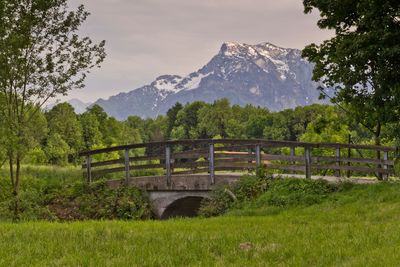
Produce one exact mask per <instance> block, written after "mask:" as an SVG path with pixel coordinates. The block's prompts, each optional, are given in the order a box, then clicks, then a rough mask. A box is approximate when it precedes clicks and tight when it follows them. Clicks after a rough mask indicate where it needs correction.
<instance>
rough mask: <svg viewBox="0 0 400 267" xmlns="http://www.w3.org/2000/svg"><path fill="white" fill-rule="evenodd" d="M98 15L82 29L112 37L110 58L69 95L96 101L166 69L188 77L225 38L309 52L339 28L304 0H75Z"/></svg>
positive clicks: (98, 36) (146, 81)
mask: <svg viewBox="0 0 400 267" xmlns="http://www.w3.org/2000/svg"><path fill="white" fill-rule="evenodd" d="M79 4H84V5H85V7H86V9H87V10H88V11H89V12H90V13H91V15H90V17H89V18H88V19H87V21H86V22H85V24H83V25H82V27H81V30H80V34H81V35H87V36H89V37H91V38H92V39H93V40H94V41H97V42H100V41H101V40H106V51H107V57H106V59H105V61H104V62H103V63H102V66H101V68H100V69H95V70H93V71H92V72H91V73H90V74H89V76H88V78H87V80H86V82H85V84H86V87H85V88H84V89H79V90H73V91H71V92H70V93H69V95H68V96H67V97H64V98H60V99H61V100H67V99H72V98H78V99H80V100H82V101H84V102H94V101H96V100H97V99H98V98H104V99H107V98H108V97H110V96H112V95H115V94H118V93H120V92H128V91H131V90H133V89H136V88H138V87H141V86H143V85H146V84H149V83H151V82H152V81H153V80H154V79H155V78H157V77H158V76H160V75H164V74H176V75H181V76H185V75H187V74H189V73H191V72H193V71H197V70H198V69H200V68H201V67H202V66H204V65H205V64H207V63H208V61H209V60H210V59H211V58H212V57H213V56H214V55H216V54H217V53H218V51H219V49H220V47H221V45H222V43H223V42H227V41H230V42H240V43H247V44H258V43H262V42H270V43H273V44H275V45H278V46H281V47H287V48H298V49H302V48H303V47H304V46H305V45H307V44H310V43H313V42H314V43H320V42H321V41H323V40H325V39H328V38H330V37H331V36H332V33H331V32H329V31H326V30H321V29H319V28H318V27H317V26H316V22H317V20H318V17H319V13H318V12H317V11H315V10H314V12H313V13H312V14H307V15H306V14H304V13H303V5H302V0H69V6H70V8H75V7H77V6H78V5H79Z"/></svg>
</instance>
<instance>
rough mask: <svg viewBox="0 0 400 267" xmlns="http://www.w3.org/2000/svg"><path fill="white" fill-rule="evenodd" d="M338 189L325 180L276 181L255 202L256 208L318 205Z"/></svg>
mask: <svg viewBox="0 0 400 267" xmlns="http://www.w3.org/2000/svg"><path fill="white" fill-rule="evenodd" d="M338 189H339V187H338V185H334V184H330V183H328V182H327V181H325V180H308V179H277V180H275V181H274V182H272V183H271V184H270V187H269V189H268V191H266V192H265V193H264V194H262V195H261V196H260V197H259V198H258V199H257V200H256V204H257V206H268V205H271V206H279V207H286V206H297V205H313V204H317V203H320V202H321V201H322V200H323V199H325V198H326V197H327V196H328V195H329V194H330V193H332V192H335V191H337V190H338Z"/></svg>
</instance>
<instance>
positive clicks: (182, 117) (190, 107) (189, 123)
mask: <svg viewBox="0 0 400 267" xmlns="http://www.w3.org/2000/svg"><path fill="white" fill-rule="evenodd" d="M204 106H207V104H206V103H204V102H202V101H195V102H192V103H190V104H186V105H185V107H184V108H183V109H182V110H180V111H179V112H178V114H177V119H176V124H177V126H178V127H183V129H184V133H183V135H180V136H181V137H182V138H183V139H196V138H201V137H202V135H201V134H200V135H199V134H198V132H197V130H196V129H197V125H198V123H199V113H198V112H199V110H200V109H201V108H203V107H204Z"/></svg>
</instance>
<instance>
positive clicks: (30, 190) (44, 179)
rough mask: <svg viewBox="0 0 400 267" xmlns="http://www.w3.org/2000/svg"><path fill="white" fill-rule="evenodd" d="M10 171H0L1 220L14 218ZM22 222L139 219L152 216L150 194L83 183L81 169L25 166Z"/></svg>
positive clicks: (21, 198) (20, 196) (20, 217)
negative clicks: (8, 177)
mask: <svg viewBox="0 0 400 267" xmlns="http://www.w3.org/2000/svg"><path fill="white" fill-rule="evenodd" d="M6 177H7V172H6V170H5V169H0V221H8V220H11V219H12V218H13V210H12V208H13V197H12V194H11V190H10V189H11V184H10V183H9V181H8V179H6ZM22 179H23V181H22V184H21V189H20V195H19V201H20V203H19V204H20V205H19V209H20V210H19V213H20V216H19V219H20V220H23V221H27V220H61V221H64V220H89V219H91V220H93V219H121V220H137V219H148V218H151V217H152V211H151V206H150V202H149V200H148V197H147V195H146V194H145V193H144V192H143V191H141V190H139V189H137V188H132V187H129V188H126V187H121V188H119V189H111V188H109V187H108V186H106V184H105V182H102V181H99V182H96V183H93V184H91V185H87V184H86V183H83V182H82V172H81V170H80V169H77V168H71V167H68V168H61V167H46V166H43V167H37V166H24V167H23V168H22Z"/></svg>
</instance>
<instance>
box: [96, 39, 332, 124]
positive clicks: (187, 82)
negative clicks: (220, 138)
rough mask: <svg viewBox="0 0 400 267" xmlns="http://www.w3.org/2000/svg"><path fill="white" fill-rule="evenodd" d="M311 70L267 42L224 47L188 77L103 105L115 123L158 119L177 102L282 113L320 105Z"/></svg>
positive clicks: (161, 80)
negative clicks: (250, 106) (224, 102)
mask: <svg viewBox="0 0 400 267" xmlns="http://www.w3.org/2000/svg"><path fill="white" fill-rule="evenodd" d="M312 70H313V65H312V64H311V63H309V62H308V61H307V60H305V59H303V58H302V57H301V51H300V50H298V49H292V48H282V47H279V46H276V45H274V44H271V43H268V42H264V43H260V44H256V45H249V44H244V43H236V42H225V43H223V44H222V46H221V48H220V50H219V52H218V53H217V54H216V55H215V56H214V57H213V58H212V59H211V60H210V61H209V62H208V63H207V64H206V65H204V66H203V67H202V68H200V69H199V70H197V71H195V72H192V73H190V74H188V75H187V76H185V77H182V76H179V75H162V76H159V77H157V78H156V79H155V80H154V81H153V82H151V83H149V84H147V85H144V86H142V87H139V88H136V89H134V90H132V91H130V92H126V93H120V94H117V95H114V96H111V97H110V98H108V99H106V100H105V99H99V100H97V101H96V102H95V104H98V105H100V106H101V107H103V108H104V110H105V111H106V112H107V113H108V114H109V115H110V116H114V117H116V118H117V119H121V120H123V119H126V118H127V117H128V116H130V115H138V116H140V117H155V116H157V115H160V114H165V113H166V111H167V110H168V109H169V108H170V107H171V106H173V105H174V104H175V103H176V102H181V103H183V104H185V103H188V102H193V101H197V100H200V101H205V102H209V103H211V102H213V101H215V100H217V99H220V98H223V97H226V98H228V99H229V100H230V101H231V103H232V104H239V105H246V104H253V105H257V106H263V107H267V108H268V109H270V110H272V111H278V110H282V109H286V108H294V107H296V106H304V105H310V104H313V103H322V102H324V101H321V100H319V92H318V90H316V89H317V87H318V86H319V84H317V83H315V82H313V81H312V79H311V77H312Z"/></svg>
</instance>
